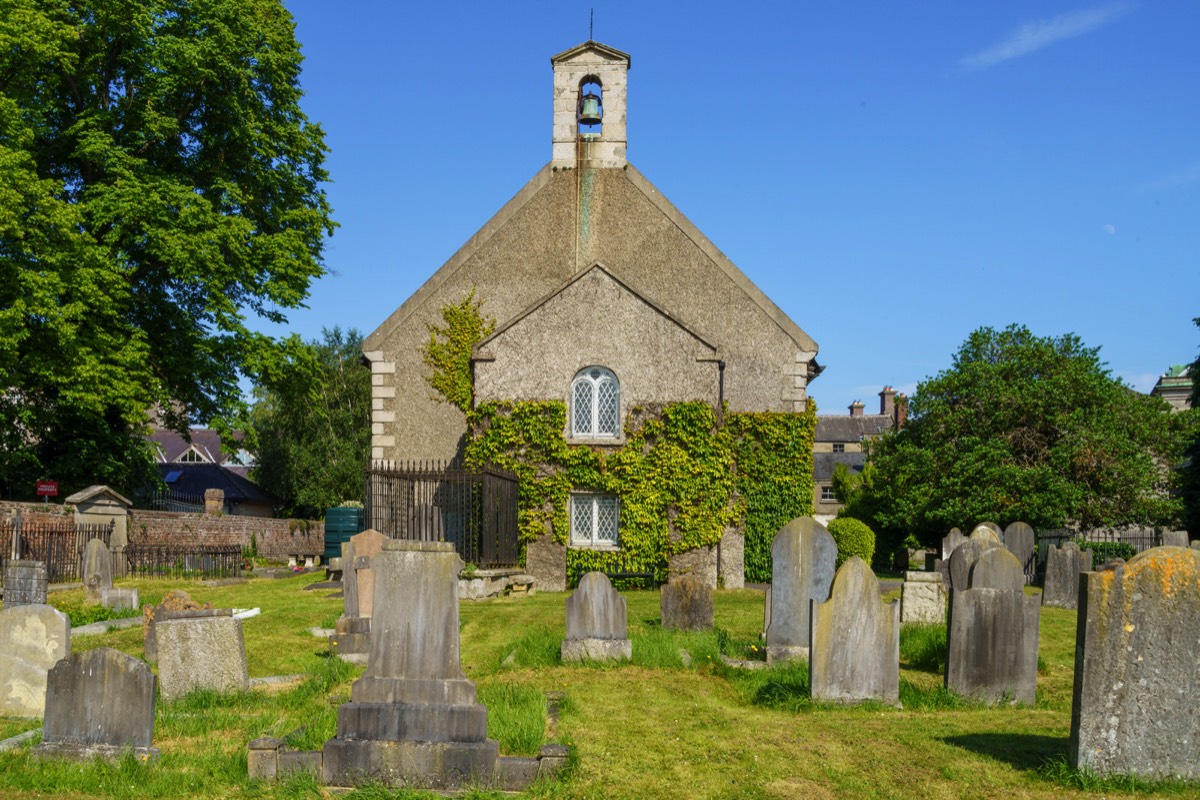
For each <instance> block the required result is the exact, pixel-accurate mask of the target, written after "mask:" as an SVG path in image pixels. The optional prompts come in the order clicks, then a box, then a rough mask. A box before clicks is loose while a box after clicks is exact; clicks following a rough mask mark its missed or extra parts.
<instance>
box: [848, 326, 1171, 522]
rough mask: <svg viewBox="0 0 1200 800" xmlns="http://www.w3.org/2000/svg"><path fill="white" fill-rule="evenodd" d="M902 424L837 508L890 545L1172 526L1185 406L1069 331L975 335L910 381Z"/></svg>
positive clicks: (882, 444) (979, 332) (984, 330)
mask: <svg viewBox="0 0 1200 800" xmlns="http://www.w3.org/2000/svg"><path fill="white" fill-rule="evenodd" d="M909 409H910V414H909V418H908V421H907V424H906V425H905V426H904V428H903V429H902V430H900V431H899V432H898V433H895V434H892V435H889V436H885V437H884V438H883V439H882V440H880V442H879V443H878V444H877V446H876V447H875V450H874V452H873V453H872V460H873V474H872V476H871V480H870V481H869V482H868V481H863V482H861V483H860V484H859V485H857V486H850V487H848V492H847V494H848V496H847V498H846V499H847V500H848V502H849V506H850V508H849V509H848V511H847V513H849V514H850V515H852V516H859V517H861V518H863V519H867V520H868V521H870V522H871V523H872V524H873V525H874V526H877V528H882V529H883V530H885V531H886V532H887V533H888V538H889V539H890V540H902V539H903V538H904V537H905V536H907V535H915V536H916V537H917V538H918V539H920V540H922V541H924V542H926V543H932V542H933V541H936V539H938V538H939V537H941V536H943V535H945V533H946V531H948V530H949V529H950V528H951V527H956V526H957V527H959V528H962V529H964V530H969V526H972V525H974V524H975V523H978V522H981V521H983V520H988V519H990V520H994V521H996V522H998V523H1000V524H1002V525H1004V524H1008V523H1010V522H1013V521H1016V520H1024V521H1025V522H1028V523H1029V524H1031V525H1033V526H1034V527H1035V528H1057V527H1064V526H1067V525H1078V526H1081V527H1083V528H1089V527H1096V526H1110V525H1125V524H1163V525H1170V524H1176V523H1177V522H1178V519H1179V515H1180V513H1181V509H1182V506H1181V503H1180V500H1179V498H1178V496H1176V495H1173V494H1172V492H1171V486H1170V482H1171V480H1172V475H1173V473H1172V469H1171V468H1172V466H1174V465H1176V464H1177V463H1178V460H1179V457H1180V455H1181V452H1182V448H1183V446H1184V442H1185V437H1186V435H1187V430H1188V427H1189V425H1190V424H1191V423H1192V419H1193V418H1192V416H1191V415H1190V414H1182V415H1180V414H1172V413H1170V412H1169V410H1168V407H1167V405H1166V403H1165V402H1163V401H1162V400H1161V399H1159V398H1155V397H1149V396H1146V395H1141V394H1139V393H1137V392H1135V391H1133V390H1132V389H1130V388H1129V387H1128V386H1126V385H1125V384H1123V383H1122V382H1121V381H1120V380H1118V379H1116V378H1114V377H1112V375H1111V374H1110V373H1109V371H1108V369H1107V368H1106V367H1105V365H1104V363H1103V362H1101V360H1100V357H1099V351H1098V349H1094V348H1089V347H1086V346H1084V344H1083V343H1082V342H1081V341H1080V340H1079V338H1078V337H1076V336H1074V335H1072V334H1067V335H1064V336H1060V337H1038V336H1035V335H1033V334H1032V333H1031V332H1030V331H1029V330H1028V329H1026V328H1024V327H1021V326H1016V325H1014V326H1010V327H1009V328H1006V329H1004V330H1002V331H997V330H994V329H991V328H982V329H980V330H977V331H975V332H974V333H972V334H971V335H970V336H969V337H968V338H967V340H966V341H965V342H964V343H963V345H962V346H961V347H960V348H959V350H958V352H957V353H956V354H955V356H954V361H953V363H952V365H951V366H950V368H949V369H947V370H945V371H943V372H941V373H940V374H938V375H937V376H936V377H934V378H932V379H930V380H927V381H925V382H924V383H921V384H920V385H919V386H918V387H917V391H916V393H915V394H914V395H913V397H912V400H911V402H910V405H909Z"/></svg>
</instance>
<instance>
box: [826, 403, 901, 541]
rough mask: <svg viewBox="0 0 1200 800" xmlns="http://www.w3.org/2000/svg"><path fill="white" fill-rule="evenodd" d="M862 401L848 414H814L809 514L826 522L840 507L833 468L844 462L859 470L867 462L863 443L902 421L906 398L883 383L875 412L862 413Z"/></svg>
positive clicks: (851, 408)
mask: <svg viewBox="0 0 1200 800" xmlns="http://www.w3.org/2000/svg"><path fill="white" fill-rule="evenodd" d="M863 409H864V406H863V404H862V403H861V402H860V401H858V400H855V401H854V402H853V403H851V404H850V414H849V415H848V416H847V415H843V414H818V415H817V433H816V436H815V437H814V440H813V511H814V514H813V516H814V517H815V518H816V519H817V520H819V521H820V522H822V523H825V522H828V521H829V520H831V519H833V518H834V517H836V516H837V514H838V512H839V511H841V510H842V503H840V502H838V499H837V498H836V497H834V495H833V471H834V469H836V468H837V465H838V464H844V465H845V466H846V468H847V469H849V470H850V472H852V473H860V472H862V470H863V467H864V466H865V465H866V463H867V445H868V443H869V442H870V440H872V439H877V438H878V437H880V436H882V435H883V434H884V433H886V432H888V431H891V430H898V429H899V428H900V427H901V426H902V425H903V424H904V417H905V415H906V413H907V410H908V401H907V398H906V397H905V396H904V395H903V394H901V395H899V396H897V394H896V390H895V389H893V388H892V387H890V386H884V387H883V390H882V391H881V392H880V393H879V413H878V414H864V413H863Z"/></svg>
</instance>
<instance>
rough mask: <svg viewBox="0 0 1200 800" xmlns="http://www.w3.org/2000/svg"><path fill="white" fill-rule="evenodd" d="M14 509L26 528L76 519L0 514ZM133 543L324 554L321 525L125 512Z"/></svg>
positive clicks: (41, 513)
mask: <svg viewBox="0 0 1200 800" xmlns="http://www.w3.org/2000/svg"><path fill="white" fill-rule="evenodd" d="M13 510H16V511H18V512H19V513H20V514H21V516H22V518H23V519H25V520H28V521H29V522H30V523H37V522H43V521H52V520H62V519H74V514H75V507H74V506H64V505H60V504H55V503H14V502H10V501H7V500H0V515H3V516H5V517H7V516H8V515H10V514H11V513H12V512H13ZM128 530H129V541H130V543H131V544H138V543H142V544H236V545H238V546H239V547H249V546H250V537H251V535H253V536H254V539H255V543H256V544H257V546H258V554H259V555H260V556H263V557H265V558H287V557H288V556H319V555H321V553H322V552H324V550H325V523H324V522H309V521H305V520H295V519H269V518H266V517H238V516H232V515H222V514H179V513H175V512H172V511H145V510H139V509H133V510H132V511H130V512H129V528H128Z"/></svg>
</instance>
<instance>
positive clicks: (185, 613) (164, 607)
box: [142, 589, 233, 664]
mask: <svg viewBox="0 0 1200 800" xmlns="http://www.w3.org/2000/svg"><path fill="white" fill-rule="evenodd" d="M232 613H233V611H232V609H228V608H213V607H212V603H198V602H196V601H195V600H193V599H192V596H191V595H190V594H188V593H187V592H185V591H183V590H181V589H172V590H171V591H169V592H167V593H166V594H165V595H163V600H162V602H161V603H160V604H158V605H156V606H143V607H142V653H143V655H144V656H145V658H146V660H147V661H149V662H150V663H151V664H153V663H155V662H157V661H158V635H157V632H156V631H155V628H154V625H155V623H156V622H158V621H165V620H168V619H197V618H201V617H228V616H230V615H231V614H232Z"/></svg>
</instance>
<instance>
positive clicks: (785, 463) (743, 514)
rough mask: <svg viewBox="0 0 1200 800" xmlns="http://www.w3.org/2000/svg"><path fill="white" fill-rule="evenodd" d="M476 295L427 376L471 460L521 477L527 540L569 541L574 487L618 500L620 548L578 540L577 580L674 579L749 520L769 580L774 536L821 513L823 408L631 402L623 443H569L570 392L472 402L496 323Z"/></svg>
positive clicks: (437, 345) (456, 310)
mask: <svg viewBox="0 0 1200 800" xmlns="http://www.w3.org/2000/svg"><path fill="white" fill-rule="evenodd" d="M480 305H481V303H480V302H479V301H476V300H475V294H474V292H473V291H472V292H471V293H470V294H468V295H467V296H466V297H465V298H464V300H463V301H462V302H461V303H459V304H457V305H451V306H446V307H445V308H443V309H442V318H443V321H444V323H445V325H442V326H436V325H430V326H429V330H430V339H429V341H428V343H427V344H426V345H425V347H424V348H423V356H424V359H425V363H426V364H427V365H428V366H430V367H431V369H432V374H431V375H430V376H428V377H427V380H428V381H429V384H430V386H432V387H433V388H434V389H435V390H436V391H437V392H438V393H439V394H440V395H441V396H443V397H444V398H446V399H447V400H448V401H449V402H452V403H454V404H455V405H456V406H458V407H459V408H461V409H462V410H463V411H464V412H465V413H466V415H467V424H468V428H469V430H468V436H467V443H466V451H465V454H464V456H465V461H466V463H467V464H468V465H474V466H482V465H485V464H493V465H495V466H498V467H501V468H502V469H507V470H510V471H512V472H514V473H516V475H517V476H518V478H519V479H520V484H519V490H518V491H519V495H518V512H517V513H518V528H519V532H520V538H521V541H522V543H527V542H530V541H532V540H534V539H536V538H537V537H539V536H542V535H544V534H545V533H547V532H549V533H550V534H551V535H552V536H553V537H554V541H556V542H558V543H560V544H567V543H568V541H569V539H570V530H571V525H570V516H569V511H568V503H569V500H570V495H571V492H572V491H573V490H574V491H593V492H602V493H605V494H612V495H616V496H617V497H618V498H619V500H620V507H621V512H620V513H621V520H620V534H619V536H620V547H619V549H616V550H597V549H586V548H570V549H568V550H567V579H568V581H569V583H571V584H575V583H577V582H578V580H579V578H580V577H581V576H582V575H583V574H585V573H587V572H589V571H592V570H598V571H601V572H609V573H613V572H624V573H651V574H653V576H654V578H653V581H654V582H656V583H661V582H663V581H665V580H666V578H667V563H668V559H669V558H670V556H672V555H675V554H677V553H682V552H685V551H687V550H692V549H695V548H698V547H709V546H713V545H716V544H717V543H718V542H719V541H720V540H721V537H722V535H723V534H724V532H725V529H726V528H727V527H737V526H739V525H743V526H744V530H745V534H746V546H745V569H746V580H748V581H769V580H770V579H771V542H772V540H773V539H774V537H775V533H776V532H777V531H778V530H779V528H781V527H782V526H783V525H784V523H786V522H788V521H789V520H791V519H794V518H795V517H798V516H801V515H804V514H811V513H812V510H813V507H812V493H813V488H812V487H813V480H812V475H813V458H812V446H813V435H814V433H815V430H816V406H815V404H813V403H811V402H810V403H809V406H808V410H807V411H805V412H803V413H799V414H789V413H768V412H764V413H732V414H726V415H724V416H725V419H724V421H723V423H722V422H721V421H720V420H718V417H717V414H716V411H715V410H714V409H713V407H712V406H711V405H709V404H707V403H704V402H698V401H697V402H680V403H670V404H665V405H660V406H653V407H650V406H646V407H642V406H639V407H635V408H633V409H632V410H631V411H630V412H629V413H628V414H627V415H626V418H625V422H624V434H625V441H624V442H623V443H622V444H619V445H587V444H571V443H570V442H569V440H568V439H567V438H566V435H565V432H566V430H567V406H566V404H565V403H564V402H562V401H561V400H544V401H506V402H489V403H482V404H480V405H479V406H477V407H475V408H471V403H472V399H473V387H472V385H471V373H470V356H471V349H472V347H473V346H474V345H475V344H476V343H477V342H479V341H481V340H482V339H483V338H484V337H486V336H487V335H488V334H489V333H490V332H491V331H492V330H493V328H494V326H495V321H494V320H490V319H487V318H485V317H483V315H482V313H481V312H480Z"/></svg>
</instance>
